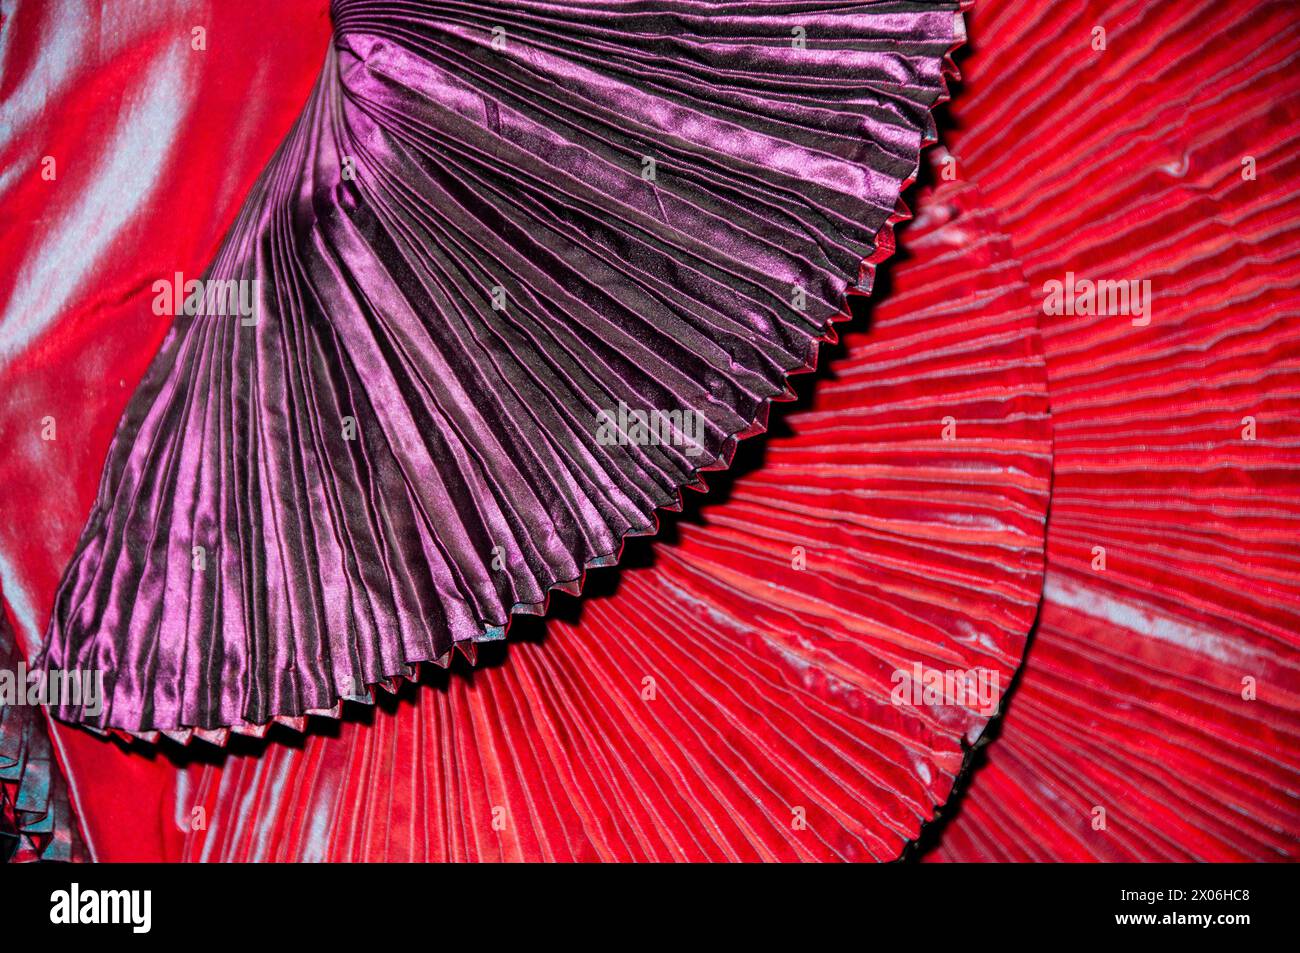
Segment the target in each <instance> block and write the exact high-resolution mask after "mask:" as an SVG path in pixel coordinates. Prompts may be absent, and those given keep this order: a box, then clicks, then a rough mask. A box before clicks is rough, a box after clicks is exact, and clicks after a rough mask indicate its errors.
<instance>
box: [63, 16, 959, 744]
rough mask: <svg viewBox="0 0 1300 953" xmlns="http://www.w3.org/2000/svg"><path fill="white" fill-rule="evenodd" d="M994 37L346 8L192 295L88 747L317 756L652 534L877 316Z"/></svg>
mask: <svg viewBox="0 0 1300 953" xmlns="http://www.w3.org/2000/svg"><path fill="white" fill-rule="evenodd" d="M957 6H958V5H957V4H956V3H948V2H932V3H917V2H894V0H887V2H877V3H863V4H853V5H847V6H846V5H844V4H839V3H826V2H802V0H800V2H784V0H782V2H776V0H772V2H767V3H735V4H710V5H708V7H707V9H705V8H702V7H701V6H700V5H699V4H697V3H694V2H688V0H665V2H663V3H655V4H648V5H643V6H642V7H639V8H637V9H636V10H635V11H630V10H628V9H626V8H625V6H624V5H623V4H618V3H600V2H593V3H584V4H580V5H568V6H561V7H557V6H555V5H553V4H545V3H537V2H515V0H512V2H506V3H498V4H492V5H479V4H437V3H430V4H416V3H403V2H395V0H394V2H377V0H336V2H335V3H334V4H333V6H332V15H333V19H334V23H335V40H334V43H333V45H332V47H331V49H330V51H329V54H328V57H327V60H326V63H325V66H324V69H323V71H322V73H321V77H320V80H319V81H318V83H317V85H316V87H315V90H314V91H313V93H312V95H311V99H310V101H309V103H308V105H307V107H306V108H305V110H304V112H303V114H302V117H301V118H300V120H299V122H298V124H297V125H296V127H295V128H294V130H293V132H292V133H291V134H290V135H289V137H288V139H287V140H286V141H285V143H284V144H283V145H282V147H281V148H280V150H279V152H278V153H277V155H276V157H275V159H274V160H273V161H272V162H271V164H270V166H269V167H268V168H267V169H266V171H265V173H264V174H263V176H262V177H261V179H260V180H259V181H258V183H257V185H256V187H255V188H254V190H253V192H252V194H251V195H250V197H249V199H248V201H247V203H246V204H245V206H244V209H243V211H242V213H241V215H240V217H239V220H238V221H237V223H236V225H235V227H234V228H233V229H232V231H231V232H230V233H229V235H228V236H227V238H226V240H225V242H224V243H223V244H222V247H221V249H220V251H219V252H218V254H217V256H216V260H215V262H214V263H213V265H212V267H211V268H210V269H209V270H208V271H207V272H206V273H205V274H204V276H203V281H204V282H205V283H206V284H205V285H204V286H203V289H202V290H204V291H206V292H207V294H206V296H204V295H201V294H193V295H192V288H191V286H189V285H187V284H186V283H185V282H186V281H188V280H189V279H188V278H185V279H184V281H183V280H182V279H181V278H178V279H177V280H176V282H175V287H173V288H171V289H168V288H167V287H166V286H165V284H166V283H164V287H163V289H162V290H161V291H159V293H158V296H157V298H156V300H155V307H162V308H166V307H168V306H171V307H176V306H177V305H182V307H180V308H179V309H178V310H179V311H180V312H181V313H179V314H178V316H177V319H176V322H175V325H174V327H173V329H172V330H171V332H170V333H169V335H168V336H167V338H166V340H165V341H164V342H163V345H162V348H161V350H160V352H159V354H158V356H157V358H156V360H155V362H154V364H153V366H152V367H151V369H150V371H149V373H148V374H147V376H146V378H145V380H144V382H143V383H142V385H141V387H140V388H139V390H138V391H137V393H136V395H135V397H134V398H133V399H132V401H131V404H130V405H129V407H128V408H127V411H126V413H125V416H124V417H123V420H122V423H121V425H120V426H119V430H118V433H117V436H116V438H115V440H114V443H113V446H112V448H111V450H110V452H109V458H108V462H107V465H106V468H105V472H104V478H103V482H102V484H101V487H100V491H99V495H98V498H97V500H96V504H95V507H94V509H93V511H92V513H91V515H90V518H89V521H88V523H87V526H86V528H85V531H84V533H83V535H82V538H81V540H80V542H79V544H78V547H77V552H76V556H75V558H74V559H73V561H72V564H71V565H70V567H69V569H68V571H67V574H66V576H65V578H64V581H63V584H62V585H61V587H60V589H59V593H58V596H57V599H56V603H55V610H54V615H53V618H52V620H51V623H50V628H49V634H48V642H47V647H46V653H45V656H44V664H45V665H46V666H47V667H48V668H51V669H53V668H69V669H70V668H76V669H97V670H103V671H105V673H106V676H107V682H106V687H107V692H108V701H107V704H106V705H105V707H104V710H103V712H102V713H101V714H99V715H91V714H90V713H88V712H86V711H83V710H80V709H78V708H76V707H74V706H70V705H64V706H61V707H60V708H59V709H58V715H59V717H61V718H63V719H66V720H69V721H73V722H77V723H80V724H85V725H87V726H89V727H94V728H99V729H110V730H115V731H121V732H125V733H128V734H133V735H139V736H142V737H146V738H153V737H155V736H156V733H158V732H163V733H166V734H168V735H169V736H171V737H173V738H176V739H178V740H187V739H188V738H189V737H190V736H191V733H192V732H193V731H195V730H197V731H198V732H199V733H200V735H201V736H202V737H204V738H206V739H208V740H211V741H215V742H218V743H222V742H224V741H225V739H226V737H227V734H228V732H229V731H230V730H234V731H237V732H241V733H251V734H260V733H262V732H264V731H265V729H266V727H267V726H268V725H269V724H271V723H273V722H277V721H278V722H282V723H285V724H289V725H292V726H295V727H299V728H301V727H302V725H303V719H304V717H305V716H307V715H309V714H337V713H338V711H339V706H340V703H341V700H342V699H345V698H350V699H365V698H366V697H368V694H369V691H370V688H371V687H372V686H374V685H377V684H387V685H390V686H391V685H393V684H395V682H396V680H399V679H401V678H404V677H410V676H411V675H412V674H413V666H414V665H415V664H416V663H420V662H428V661H432V662H436V663H438V664H440V665H446V664H447V663H448V662H449V660H450V658H451V653H452V651H453V649H454V648H456V647H459V648H461V649H462V650H463V651H465V653H466V654H467V655H468V656H470V657H472V656H473V654H474V652H473V646H474V645H475V643H478V642H482V641H490V640H495V639H499V638H500V637H502V636H503V634H504V630H505V627H506V625H507V624H508V622H509V620H510V617H511V614H512V613H519V612H529V613H540V612H543V611H544V610H545V606H546V601H547V599H548V596H549V592H550V590H551V589H553V588H559V589H561V590H563V591H566V592H577V591H578V589H580V587H581V585H582V581H583V576H584V573H585V571H586V570H587V569H588V568H591V567H595V566H605V565H609V564H612V563H613V562H615V561H616V560H617V558H618V554H619V550H620V547H621V545H622V541H623V539H624V538H625V537H626V536H628V535H634V534H645V533H651V532H653V531H654V529H655V515H654V513H655V510H656V509H657V508H660V507H674V506H677V505H679V503H680V489H681V488H682V487H683V486H686V485H699V486H702V483H701V482H700V479H699V474H700V472H701V471H704V470H709V469H717V468H720V467H724V466H725V465H726V463H727V461H728V460H729V459H730V456H731V454H732V452H733V450H734V447H735V442H736V440H737V439H739V438H740V437H743V436H745V435H748V434H750V433H753V432H755V431H756V430H758V429H761V428H762V426H763V423H764V421H765V416H766V408H767V404H768V402H769V401H770V400H772V399H780V398H782V397H784V396H787V395H788V390H787V386H786V383H785V378H786V376H787V375H788V374H790V373H792V372H796V371H800V370H805V369H807V368H809V367H811V366H812V364H813V362H814V360H815V354H816V346H817V343H818V341H820V340H823V339H825V338H826V337H827V334H828V329H829V322H830V320H831V319H832V317H833V316H835V315H836V313H837V311H838V310H839V309H840V307H841V306H842V303H843V298H844V294H845V291H846V290H847V289H848V288H849V287H850V285H856V290H860V291H864V292H865V291H868V290H869V289H870V283H871V274H872V267H873V264H874V262H875V261H876V260H877V259H878V258H879V257H880V256H881V255H883V254H884V253H885V252H886V251H887V250H888V245H889V242H890V241H891V239H889V238H886V239H883V240H882V238H881V236H882V234H884V235H888V229H889V226H890V225H891V224H892V222H893V221H894V220H895V219H896V216H897V215H898V208H899V195H900V192H901V190H902V188H903V187H904V185H905V184H906V183H907V182H909V181H910V180H911V179H912V177H913V176H914V175H915V172H916V169H917V163H918V155H919V150H920V149H921V147H922V145H923V144H924V143H926V142H927V141H929V140H931V139H932V138H933V129H934V125H933V120H932V118H931V115H930V108H931V107H932V106H934V105H935V103H936V102H938V101H939V100H940V99H942V98H944V96H945V73H946V72H947V71H949V70H950V69H951V60H950V58H949V52H950V51H951V50H952V49H953V48H954V47H955V46H956V45H958V44H959V43H960V41H961V39H962V38H963V35H964V34H963V30H962V18H961V15H960V13H959V12H958V9H957ZM791 24H796V25H797V26H798V30H794V29H792V26H791ZM176 288H180V289H181V290H180V291H178V290H176ZM225 309H228V310H229V311H238V313H237V314H231V313H224V314H219V313H217V312H219V311H222V310H225ZM193 311H199V312H200V313H197V314H195V313H187V312H193ZM625 410H628V411H633V412H642V413H647V414H651V413H662V414H663V415H665V417H671V415H673V414H675V415H677V416H676V418H671V419H674V420H677V421H681V423H680V424H674V426H673V427H672V429H671V430H663V431H662V433H661V434H660V436H662V438H663V439H662V440H659V441H648V442H647V441H646V440H645V439H644V436H645V435H644V434H638V433H637V432H635V430H633V432H632V433H631V434H630V435H629V436H631V437H632V440H631V441H627V440H621V439H617V434H615V439H614V440H613V441H610V440H607V439H605V438H606V437H608V436H610V431H609V430H608V428H606V427H603V426H602V423H603V422H607V420H608V418H607V417H604V416H602V415H603V414H607V415H610V416H613V417H617V419H619V420H624V419H625V418H624V417H622V416H620V415H621V414H622V413H623V412H624V411H625ZM687 421H690V425H689V426H688V425H687V423H686V422H687ZM623 429H624V430H625V431H626V430H627V427H626V426H625V427H624V428H623Z"/></svg>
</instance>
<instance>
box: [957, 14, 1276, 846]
mask: <svg viewBox="0 0 1300 953" xmlns="http://www.w3.org/2000/svg"><path fill="white" fill-rule="evenodd" d="M1246 12H1247V11H1244V10H1242V9H1238V8H1234V7H1232V5H1229V4H1221V3H1208V2H1205V3H1186V4H1176V5H1165V4H1123V3H1114V4H1109V5H1106V9H1105V11H1104V13H1105V15H1104V16H1102V15H1099V14H1098V13H1097V11H1090V12H1088V13H1087V14H1086V15H1085V14H1083V13H1081V12H1080V11H1079V10H1077V9H1075V8H1071V7H1070V6H1069V5H1042V4H1034V3H1024V2H1021V3H1010V4H1004V5H1001V6H998V7H990V8H989V9H988V10H986V11H981V13H980V20H978V21H977V23H976V27H975V28H976V29H977V30H978V32H979V35H980V36H983V37H986V38H987V40H986V42H985V43H984V44H983V45H982V47H981V52H980V54H979V55H978V56H976V57H974V58H973V59H972V63H971V71H972V72H971V75H972V79H971V81H970V86H971V89H972V95H971V96H970V97H969V98H968V99H965V100H963V101H962V102H961V103H960V104H959V105H958V107H957V110H956V112H957V118H958V123H959V125H960V127H961V128H962V129H964V130H965V132H964V133H963V134H962V135H960V136H959V138H958V141H957V145H956V147H955V148H954V151H955V152H956V153H957V154H958V156H959V160H960V167H961V168H962V170H963V175H966V176H970V177H972V178H974V179H976V180H977V181H978V182H979V183H980V184H981V186H982V187H983V188H984V190H985V193H986V197H987V199H988V201H989V202H990V205H991V206H992V207H994V208H995V209H996V210H997V211H998V213H999V218H1000V220H1001V221H1002V222H1003V224H1004V225H1005V227H1006V229H1007V231H1008V233H1009V235H1010V236H1011V239H1012V242H1013V245H1014V247H1015V250H1016V253H1017V255H1018V256H1019V257H1020V258H1021V259H1022V260H1023V261H1024V265H1025V270H1026V273H1027V275H1028V276H1029V281H1030V285H1031V287H1032V288H1033V289H1034V291H1035V294H1036V295H1037V296H1038V297H1039V298H1040V299H1045V297H1046V294H1047V293H1050V289H1046V291H1045V286H1046V283H1047V282H1050V281H1054V280H1063V279H1064V278H1065V275H1066V272H1074V273H1075V274H1076V276H1077V278H1088V279H1090V280H1095V279H1122V280H1124V281H1130V280H1136V281H1144V280H1145V281H1149V282H1150V288H1151V297H1150V309H1149V313H1148V314H1147V315H1145V316H1144V315H1135V314H1115V313H1111V314H1100V315H1094V314H1084V313H1073V314H1058V315H1043V316H1042V318H1041V324H1042V332H1043V339H1044V342H1045V348H1046V355H1047V361H1048V376H1049V386H1050V394H1051V404H1052V420H1053V425H1054V432H1055V441H1056V443H1055V467H1054V483H1053V494H1052V510H1051V520H1050V523H1049V534H1048V540H1049V542H1048V557H1049V567H1048V579H1047V583H1046V587H1045V595H1044V605H1043V611H1042V623H1041V626H1040V628H1039V630H1038V633H1037V635H1036V637H1035V640H1034V642H1033V643H1032V645H1031V647H1030V651H1029V657H1028V662H1027V664H1026V668H1025V671H1024V674H1023V677H1022V682H1021V685H1020V687H1019V689H1018V690H1017V692H1016V694H1015V696H1014V697H1013V699H1012V703H1011V706H1010V714H1009V715H1008V716H1007V717H1006V719H1005V723H1004V724H1003V725H1002V731H1001V733H1000V735H999V737H998V739H997V740H996V742H994V743H993V744H992V745H990V746H989V748H988V751H987V753H988V763H987V764H986V765H985V766H984V767H982V768H981V769H980V770H978V771H976V772H975V773H974V775H973V780H972V783H971V788H970V790H969V792H968V794H967V795H966V796H965V798H964V799H963V801H962V806H961V810H960V812H959V813H958V814H957V816H956V817H955V819H954V820H953V822H952V823H951V824H949V825H948V826H947V827H946V829H944V831H943V835H942V837H941V838H940V839H939V841H938V847H937V850H936V851H935V854H934V855H933V856H935V857H936V858H939V859H950V860H1208V861H1214V860H1233V859H1238V860H1239V859H1254V860H1277V859H1282V858H1294V857H1295V855H1296V852H1297V835H1298V834H1300V806H1298V805H1297V802H1296V791H1297V790H1300V656H1298V655H1297V649H1300V635H1298V633H1300V550H1298V549H1297V542H1296V541H1297V539H1298V538H1300V479H1297V474H1300V439H1298V438H1300V428H1298V427H1297V423H1296V420H1297V413H1298V412H1300V403H1298V395H1300V308H1298V307H1297V300H1298V298H1297V292H1296V289H1297V287H1298V286H1300V194H1298V193H1297V191H1296V188H1295V183H1296V181H1297V176H1300V150H1298V148H1297V147H1298V146H1300V140H1298V138H1297V132H1296V130H1297V128H1300V127H1298V121H1300V80H1297V78H1296V73H1295V61H1296V57H1297V55H1300V16H1297V11H1296V8H1295V5H1294V4H1290V3H1259V4H1253V5H1252V6H1251V7H1250V10H1249V12H1248V15H1244V14H1246ZM1098 24H1104V26H1105V27H1106V30H1107V48H1106V50H1105V51H1104V52H1101V51H1094V50H1093V49H1092V48H1091V46H1090V42H1089V35H1090V32H1091V30H1092V28H1093V27H1094V26H1095V25H1098ZM1207 36H1213V37H1215V42H1213V43H1210V44H1207V43H1206V42H1205V38H1206V37H1207ZM1027 51H1032V54H1027ZM1010 97H1014V98H1015V99H1016V100H1017V101H1020V102H1024V101H1026V100H1028V101H1032V102H1036V103H1040V104H1042V105H1041V107H1040V108H1039V109H1037V110H1035V111H1032V112H1022V113H1017V112H1015V111H1014V109H1013V107H1012V105H1011V99H1010ZM1028 168H1033V169H1035V170H1037V171H1036V174H1035V175H1033V176H1027V175H1026V174H1025V170H1026V169H1028ZM1076 310H1080V309H1076ZM1144 317H1149V319H1150V323H1149V324H1145V325H1144V324H1142V323H1141V322H1142V321H1143V319H1144Z"/></svg>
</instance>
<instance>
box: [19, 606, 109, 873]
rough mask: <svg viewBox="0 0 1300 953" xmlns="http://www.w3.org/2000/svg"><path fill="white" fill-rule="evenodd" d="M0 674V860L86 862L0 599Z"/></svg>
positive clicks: (60, 774)
mask: <svg viewBox="0 0 1300 953" xmlns="http://www.w3.org/2000/svg"><path fill="white" fill-rule="evenodd" d="M0 671H3V672H4V674H5V676H6V678H9V679H12V681H11V682H10V683H9V686H8V687H7V689H6V695H5V697H4V698H3V700H2V701H0V861H4V860H9V861H12V862H15V863H18V862H23V861H38V860H44V861H64V862H74V861H84V860H87V859H89V855H88V853H87V850H86V845H85V842H84V841H83V840H82V837H81V831H80V828H79V826H78V823H77V817H76V813H75V811H74V810H73V807H72V802H71V800H70V799H69V797H68V784H67V780H66V779H65V778H64V776H63V771H62V769H61V768H60V767H59V764H58V762H57V761H56V760H55V758H54V752H53V749H52V748H51V746H50V737H49V734H48V733H47V731H46V727H45V712H44V711H43V710H42V709H41V708H40V707H39V706H36V705H29V704H28V703H27V701H28V692H27V687H28V684H27V680H26V679H25V678H21V679H20V678H19V677H18V676H19V675H20V673H25V666H24V665H23V656H22V654H21V652H20V650H19V646H18V640H17V637H16V636H15V634H14V630H13V627H12V626H11V625H10V624H9V615H8V612H7V610H6V608H5V605H4V601H3V599H0ZM8 691H13V692H21V693H22V695H21V696H19V695H18V694H14V695H12V696H10V695H8V694H7V692H8Z"/></svg>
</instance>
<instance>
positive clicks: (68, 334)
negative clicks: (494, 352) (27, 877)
mask: <svg viewBox="0 0 1300 953" xmlns="http://www.w3.org/2000/svg"><path fill="white" fill-rule="evenodd" d="M195 27H202V28H203V29H204V30H205V31H206V34H205V36H204V41H205V43H206V50H195V49H193V42H192V41H193V37H194V34H193V30H194V28H195ZM0 29H3V31H4V32H5V33H6V34H8V35H7V36H6V42H5V50H6V53H5V63H4V70H3V72H2V73H0V75H2V76H3V81H2V82H3V85H0V101H2V102H4V103H5V106H6V109H7V110H10V111H11V114H12V115H16V116H17V117H18V121H16V122H15V124H14V128H13V130H12V132H11V134H10V137H9V138H8V139H7V140H6V141H4V142H0V170H3V171H2V172H0V261H2V262H3V263H4V266H3V268H0V302H3V305H0V442H3V445H4V446H5V448H6V451H5V453H3V454H0V581H2V583H3V590H4V596H5V602H6V603H7V608H8V609H9V613H10V619H11V621H13V623H14V625H15V630H16V631H17V632H18V634H19V639H20V640H21V641H22V642H23V643H24V649H25V651H26V652H27V654H28V656H29V657H30V656H31V654H32V652H33V650H34V648H35V646H36V645H37V643H38V641H39V640H40V638H41V637H42V635H43V632H44V629H45V626H46V623H47V622H48V619H49V611H50V606H51V605H52V604H53V600H54V593H55V589H56V588H57V586H58V582H59V578H60V575H61V573H62V571H63V568H64V566H65V565H66V564H67V561H68V559H69V558H70V557H71V555H72V552H73V550H74V548H75V546H76V543H77V538H78V535H79V534H80V532H81V527H82V525H83V523H84V521H85V517H86V514H87V513H88V512H89V510H90V506H91V503H92V501H93V500H94V497H95V493H96V490H97V489H98V486H99V479H100V471H101V468H102V466H103V462H104V457H105V453H106V452H107V449H108V444H109V441H110V440H111V438H112V434H113V431H114V428H115V427H116V425H117V421H118V418H119V417H120V415H121V413H122V409H123V407H124V406H125V404H126V401H127V399H128V398H129V396H130V394H131V393H132V391H133V389H134V388H135V386H136V384H137V383H138V382H139V379H140V378H141V376H143V373H144V370H145V368H146V366H147V365H148V363H149V361H150V359H151V358H152V357H153V354H154V352H155V350H156V349H157V347H158V345H159V343H160V342H161V340H162V338H163V336H164V335H165V333H166V331H167V328H168V327H169V326H170V324H171V318H170V317H169V316H166V315H163V316H158V315H155V314H154V313H153V310H152V302H153V296H154V295H153V291H152V284H153V282H154V281H156V280H158V279H159V278H163V277H170V276H172V275H173V274H174V273H175V272H178V271H179V272H182V273H183V274H184V275H185V276H186V277H187V278H192V277H199V276H200V275H201V274H202V273H203V271H204V270H205V269H206V267H207V265H208V263H209V261H210V260H211V258H212V256H213V254H214V253H215V251H216V249H217V246H218V244H219V243H220V241H221V238H222V236H223V234H224V233H225V231H226V230H227V228H228V227H229V226H230V224H231V222H232V221H233V219H234V216H235V214H236V213H237V212H238V210H239V207H240V204H241V203H242V201H243V198H244V196H245V195H246V194H247V192H248V190H249V189H250V187H251V186H252V184H253V182H254V180H255V179H256V178H257V176H258V174H259V173H260V172H261V170H262V168H263V167H264V166H265V165H266V163H267V161H268V160H269V159H270V157H271V155H272V153H273V152H274V151H275V148H276V147H277V146H278V145H279V143H280V140H281V139H282V137H283V136H284V134H285V133H286V132H287V131H288V129H289V127H290V126H291V125H292V123H293V121H294V119H295V118H296V117H297V115H298V113H299V111H300V110H301V108H302V104H303V102H304V101H305V99H306V97H307V94H308V92H309V90H310V88H311V85H312V83H313V81H314V80H315V78H316V75H317V73H318V72H319V69H320V65H321V62H322V60H323V59H324V55H325V50H326V48H327V46H328V43H329V36H330V24H329V16H328V4H327V3H326V0H278V2H276V3H274V4H267V3H265V2H260V0H210V2H188V3H187V2H181V0H165V2H163V0H110V2H109V3H107V4H104V5H103V7H102V8H101V5H100V4H99V3H98V2H94V3H91V2H85V3H79V2H74V0H61V2H59V3H44V2H41V0H18V3H17V4H16V5H15V9H14V12H13V14H12V15H11V16H9V17H8V18H6V20H5V22H4V23H3V24H2V25H0ZM160 89H161V90H162V91H163V92H164V94H166V95H164V96H161V97H160V96H159V95H158V94H157V91H158V90H160ZM151 92H153V95H152V96H151ZM173 93H174V94H175V95H170V94H173ZM45 156H52V157H54V159H55V163H56V165H55V170H56V176H57V177H56V178H55V179H54V180H53V181H46V180H45V179H44V178H43V177H42V169H43V168H44V165H43V163H42V159H43V158H44V157H45ZM141 170H144V171H145V172H154V171H156V175H150V176H148V178H146V179H145V180H144V181H140V179H141V175H140V173H141ZM124 197H129V199H128V201H129V202H130V204H128V205H126V206H125V207H123V205H124ZM74 226H75V227H74ZM88 251H93V252H97V253H93V254H88ZM83 268H84V270H82V269H83ZM70 279H71V280H70ZM64 288H67V293H66V297H64V296H62V295H61V294H60V291H61V290H62V289H64ZM33 326H34V327H33ZM29 329H30V333H29ZM47 416H50V417H53V418H54V422H55V428H56V429H55V439H54V440H50V441H46V440H43V439H42V427H43V424H42V421H43V419H44V418H46V417H47ZM54 741H55V746H56V750H57V751H58V752H59V756H60V759H61V760H62V762H63V763H64V765H65V768H66V773H67V774H68V778H69V783H70V787H71V790H72V796H73V801H74V805H75V806H76V807H77V808H78V810H79V813H80V816H81V819H82V824H83V827H84V829H85V833H86V836H87V839H88V841H89V843H90V845H91V848H92V850H93V852H94V854H95V856H96V857H98V858H111V859H113V860H151V859H164V858H166V857H168V856H169V855H171V854H172V853H174V849H175V845H174V843H173V842H174V841H176V840H177V839H178V838H177V836H176V831H177V828H176V826H175V824H167V823H163V820H164V819H163V815H162V812H163V810H165V808H164V807H163V805H164V803H165V802H168V801H169V800H170V798H171V796H172V792H174V789H175V785H176V780H175V769H174V768H172V767H171V766H170V765H169V764H167V762H166V760H165V758H164V757H160V756H159V755H158V754H157V753H156V752H153V751H149V750H142V751H141V752H139V753H136V754H132V755H127V754H125V753H124V752H123V750H122V746H121V745H120V744H118V743H117V742H113V741H108V740H105V739H101V738H97V737H95V736H93V735H91V734H89V733H87V732H85V731H81V730H78V729H73V728H69V727H67V726H62V725H57V724H56V726H55V728H54Z"/></svg>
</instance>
